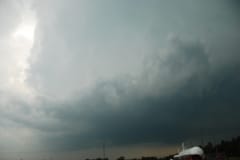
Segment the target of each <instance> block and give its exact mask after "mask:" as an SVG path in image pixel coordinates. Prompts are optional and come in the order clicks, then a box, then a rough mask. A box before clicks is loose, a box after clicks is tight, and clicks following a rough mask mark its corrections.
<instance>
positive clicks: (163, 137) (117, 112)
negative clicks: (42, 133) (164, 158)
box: [45, 39, 240, 149]
mask: <svg viewBox="0 0 240 160" xmlns="http://www.w3.org/2000/svg"><path fill="white" fill-rule="evenodd" d="M170 47H171V50H170V51H169V53H168V54H167V56H166V57H164V58H161V57H159V58H154V59H150V60H149V61H151V62H149V63H152V65H151V67H149V66H148V68H147V69H146V70H145V71H144V72H143V74H142V75H141V76H140V77H141V78H139V79H137V82H134V83H133V78H131V77H125V78H119V79H115V80H111V81H104V82H101V83H98V84H97V85H96V87H95V89H93V90H92V92H91V93H90V94H89V95H88V96H85V97H84V98H83V99H81V100H79V101H75V102H73V103H69V104H61V105H62V106H61V107H60V108H53V110H51V109H49V108H48V109H47V111H46V112H49V113H53V114H52V115H54V116H53V117H54V118H56V119H59V121H60V122H61V123H63V124H65V126H66V130H65V131H66V132H63V133H62V134H60V135H56V134H48V135H47V136H46V137H45V138H46V139H45V140H47V142H46V143H47V145H48V146H51V147H53V148H56V147H57V146H61V147H60V148H59V149H78V148H81V147H91V146H96V145H99V144H101V143H103V141H106V142H108V143H110V144H113V145H129V144H141V143H164V144H176V143H180V142H181V141H184V140H186V139H198V140H200V138H201V137H203V136H208V137H213V136H216V135H217V136H227V135H238V134H239V132H240V128H239V127H238V126H239V122H240V118H239V114H238V113H239V111H240V109H239V107H238V106H239V103H240V102H239V100H238V93H239V88H240V81H239V80H240V76H239V74H238V70H237V68H238V67H239V65H238V64H235V65H225V66H224V68H223V69H221V70H211V65H210V64H209V62H208V54H209V53H207V52H206V49H205V48H204V45H203V44H201V43H200V42H185V41H182V40H179V39H175V40H174V41H173V42H172V43H171V45H170ZM156 56H158V55H155V57H156ZM153 71H157V72H153ZM161 72H166V73H164V76H165V77H167V78H168V79H166V81H169V83H164V85H162V84H161V83H162V82H165V81H164V80H162V79H163V78H162V77H161V76H162V75H163V74H162V73H161ZM153 74H155V75H153ZM151 76H154V82H153V84H152V86H148V84H149V83H150V82H149V77H151ZM146 79H147V82H143V81H146ZM150 79H151V78H150ZM172 79H176V81H172ZM135 81H136V80H135ZM148 87H149V88H148ZM142 88H144V89H142ZM152 88H155V91H153V90H151V89H152ZM149 89H150V91H148V90H149ZM169 90H170V91H169ZM139 92H142V93H139ZM144 92H145V93H144ZM150 92H154V94H150Z"/></svg>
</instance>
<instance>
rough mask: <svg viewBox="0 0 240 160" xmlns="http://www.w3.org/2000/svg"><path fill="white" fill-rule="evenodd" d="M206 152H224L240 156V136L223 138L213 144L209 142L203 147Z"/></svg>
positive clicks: (232, 155)
mask: <svg viewBox="0 0 240 160" xmlns="http://www.w3.org/2000/svg"><path fill="white" fill-rule="evenodd" d="M203 150H204V152H205V153H206V154H213V153H224V154H225V155H226V156H228V157H239V156H240V136H238V137H236V138H232V139H231V140H229V141H225V140H222V141H221V142H220V143H219V144H216V145H213V144H212V143H211V142H208V143H207V145H206V146H204V147H203Z"/></svg>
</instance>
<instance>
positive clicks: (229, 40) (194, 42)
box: [0, 0, 240, 153]
mask: <svg viewBox="0 0 240 160" xmlns="http://www.w3.org/2000/svg"><path fill="white" fill-rule="evenodd" d="M0 3H1V6H0V8H3V10H6V12H9V13H11V14H4V13H2V12H1V11H2V9H1V11H0V18H1V21H2V23H3V24H4V25H2V26H1V27H0V33H1V34H2V35H3V36H2V37H1V38H0V40H1V41H0V46H1V48H2V53H1V60H0V62H1V64H0V66H1V69H0V72H1V74H2V77H1V79H0V82H1V84H0V96H1V98H0V104H1V107H0V111H1V112H0V120H1V121H0V131H1V132H0V135H1V137H0V140H1V141H2V142H3V143H1V144H0V147H1V148H2V149H3V150H4V151H19V150H27V151H31V152H34V151H42V150H47V151H49V152H50V151H52V152H58V151H62V152H64V151H78V150H82V149H86V148H87V149H93V148H96V147H98V146H99V145H101V144H102V143H107V144H108V145H109V146H111V147H123V148H124V147H128V146H131V145H136V146H143V145H144V144H156V145H162V146H171V145H172V146H175V145H177V144H179V143H181V142H183V141H196V143H199V142H200V141H201V139H202V138H205V139H208V140H211V139H221V138H229V137H232V136H238V135H239V132H240V128H239V126H240V118H239V113H240V108H239V104H240V102H239V96H238V95H239V89H240V75H239V68H240V56H239V51H240V47H239V42H240V32H239V28H240V22H239V11H238V9H237V8H239V5H238V3H237V2H236V1H211V2H209V1H201V2H200V1H188V0H184V1H181V2H180V1H167V2H163V1H154V0H153V1H148V2H146V1H125V0H123V1H108V0H106V1H105V0H104V1H94V0H93V1H74V0H71V1H64V0H60V1H59V0H52V1H32V0H23V1H21V2H16V1H2V2H0ZM2 6H4V7H2ZM6 8H7V9H6ZM26 20H28V21H27V22H25V21H26ZM19 24H20V25H19ZM24 27H25V28H28V29H29V27H30V28H31V27H32V28H34V36H31V34H33V33H32V32H31V33H30V32H28V31H26V30H24V29H25V28H24ZM16 33H18V34H16ZM12 35H14V36H12ZM19 35H20V36H19ZM19 37H20V38H19ZM19 44H20V45H19ZM8 53H9V54H8ZM8 55H10V56H8ZM3 59H5V60H3ZM5 62H6V63H5ZM12 64H14V65H12ZM15 64H16V65H15ZM15 133H17V134H15ZM6 153H7V152H6Z"/></svg>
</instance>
